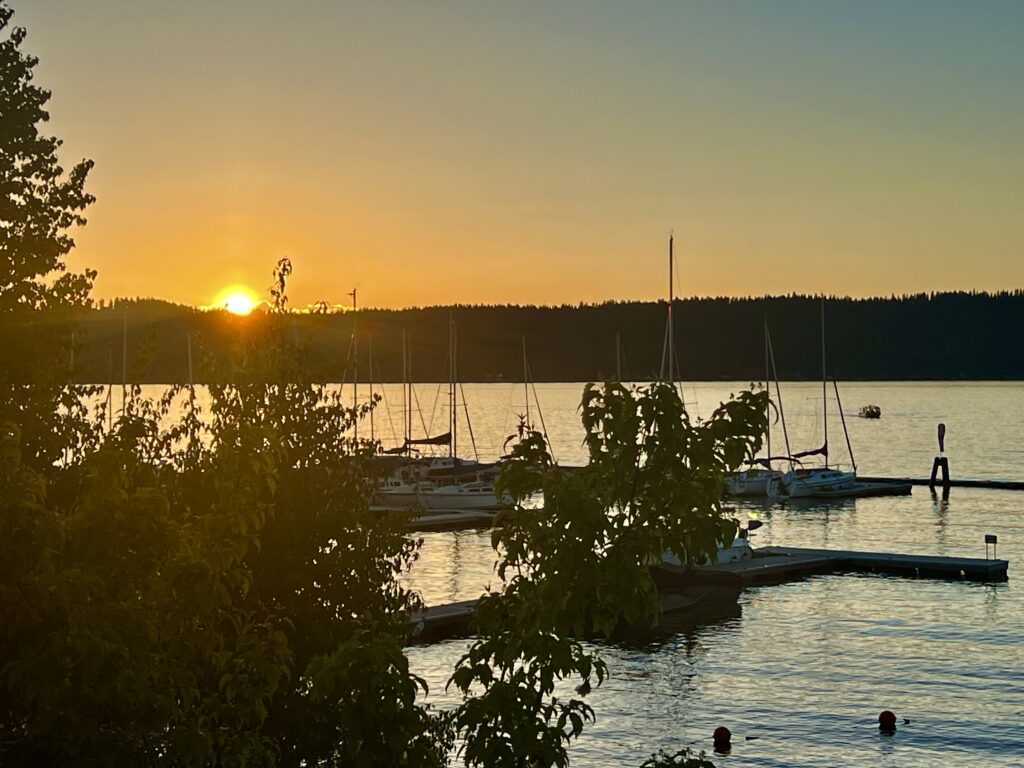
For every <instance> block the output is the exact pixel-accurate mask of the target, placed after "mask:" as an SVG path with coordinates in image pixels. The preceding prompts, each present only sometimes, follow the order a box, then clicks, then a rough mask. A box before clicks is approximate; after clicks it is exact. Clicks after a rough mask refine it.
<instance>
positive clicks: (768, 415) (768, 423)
mask: <svg viewBox="0 0 1024 768" xmlns="http://www.w3.org/2000/svg"><path fill="white" fill-rule="evenodd" d="M770 378H771V359H770V358H769V356H768V321H767V320H765V321H764V393H765V395H766V396H767V399H766V400H765V404H764V416H765V425H764V434H765V450H766V451H767V452H768V469H769V470H771V468H772V396H771V390H770V389H769V388H768V387H769V385H770V381H769V380H770Z"/></svg>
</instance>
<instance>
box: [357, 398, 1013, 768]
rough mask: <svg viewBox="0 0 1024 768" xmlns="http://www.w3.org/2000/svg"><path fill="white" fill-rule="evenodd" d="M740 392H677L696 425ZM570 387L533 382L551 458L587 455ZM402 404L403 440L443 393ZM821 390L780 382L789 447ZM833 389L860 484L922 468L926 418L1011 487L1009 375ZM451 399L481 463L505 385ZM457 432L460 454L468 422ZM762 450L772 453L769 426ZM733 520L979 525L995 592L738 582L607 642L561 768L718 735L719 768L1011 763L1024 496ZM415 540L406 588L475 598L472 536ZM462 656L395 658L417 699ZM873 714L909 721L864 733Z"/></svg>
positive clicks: (850, 528)
mask: <svg viewBox="0 0 1024 768" xmlns="http://www.w3.org/2000/svg"><path fill="white" fill-rule="evenodd" d="M743 386H745V385H744V384H743V383H736V384H723V383H709V384H703V383H698V384H694V385H689V384H688V385H686V387H685V398H686V401H687V403H688V406H689V407H690V409H691V412H695V413H697V414H703V415H707V414H709V413H710V412H711V410H712V409H713V408H714V407H715V406H716V405H717V404H718V403H719V402H720V401H721V400H722V399H723V398H725V397H728V395H729V393H730V392H735V391H738V390H739V389H740V388H742V387H743ZM379 389H380V388H378V391H379ZM581 389H582V387H581V385H579V384H543V385H538V386H537V394H538V398H539V401H540V404H541V407H542V409H543V416H544V420H545V422H546V426H547V431H548V433H549V435H550V437H551V440H552V443H553V445H554V449H555V453H556V457H557V458H558V459H559V461H561V462H562V463H580V462H582V461H583V459H584V456H583V452H582V449H581V439H582V430H581V428H580V426H579V417H578V414H577V411H576V408H577V405H578V403H579V396H580V392H581ZM400 391H401V388H400V387H398V386H394V387H391V386H389V387H387V388H385V390H384V392H385V394H386V396H387V399H388V404H389V406H390V410H391V417H390V420H389V417H388V414H387V411H385V410H382V411H381V412H380V413H379V415H378V417H377V419H376V427H377V432H378V436H381V435H383V437H384V440H385V443H389V444H394V443H397V442H398V435H394V434H393V433H392V431H391V428H390V424H391V423H393V424H395V425H399V424H401V416H400V409H401V396H400ZM417 393H418V395H417V396H418V399H419V403H420V405H421V406H422V415H420V413H419V412H418V413H417V416H416V424H417V433H418V434H419V432H420V431H421V430H422V429H423V426H426V427H427V428H428V431H430V432H432V433H435V434H436V433H438V432H443V431H445V430H446V429H447V417H446V416H445V415H444V410H443V402H444V395H445V393H444V392H443V391H441V392H439V391H438V389H437V388H436V387H431V386H427V385H423V386H420V387H418V388H417ZM820 393H821V390H820V385H815V384H813V383H807V384H784V385H783V392H782V394H783V399H784V405H785V411H786V418H787V422H788V423H789V426H790V440H791V444H792V447H793V450H805V449H807V448H816V447H818V446H820V445H821V443H822V416H821V400H820ZM346 394H348V392H346ZM361 394H367V392H366V391H365V387H364V388H363V389H361ZM841 395H842V398H843V406H844V408H845V410H846V411H847V425H848V426H849V430H850V437H851V442H852V445H853V449H854V453H855V456H856V460H857V465H858V468H859V471H860V472H861V474H864V475H892V476H908V475H912V476H927V474H928V473H929V471H930V468H931V461H932V457H933V456H934V455H935V452H936V443H935V425H936V423H937V422H939V421H943V422H945V423H946V425H947V427H948V433H947V444H946V448H947V455H948V456H949V458H950V465H951V469H952V472H953V475H954V476H956V477H971V478H1008V479H1018V480H1024V466H1022V465H1024V454H1022V451H1024V386H1022V385H1020V384H1013V383H1009V384H1004V383H959V382H958V383H853V384H845V385H842V386H841ZM465 400H466V403H467V405H468V409H469V412H470V415H471V417H472V426H473V434H474V438H475V441H476V446H477V449H478V452H479V454H480V458H481V459H492V458H493V457H494V456H495V455H496V454H498V453H499V452H500V449H501V444H502V442H503V440H504V438H505V436H506V435H508V434H509V433H510V432H511V431H512V429H513V427H514V425H515V423H516V416H517V414H519V413H522V412H524V411H525V399H524V396H523V390H522V386H521V385H518V386H515V385H511V384H487V385H483V384H481V385H469V384H467V385H466V386H465ZM867 403H877V404H878V405H880V406H881V408H882V418H881V419H880V420H878V421H869V420H864V419H859V418H856V417H852V414H853V413H856V411H857V409H858V408H859V407H860V406H861V405H865V404H867ZM535 408H536V405H535V404H534V403H531V411H532V412H534V418H536V415H535V411H533V409H535ZM829 409H830V416H829V418H830V424H829V430H830V445H831V448H832V453H833V458H834V459H838V460H839V461H840V462H841V463H845V464H849V463H850V459H849V457H848V456H847V455H846V450H845V441H844V440H843V438H842V427H841V424H840V423H839V418H838V408H837V404H836V403H835V401H834V399H833V400H830V403H829ZM399 431H400V428H399ZM460 432H461V434H462V436H463V437H462V441H461V443H460V445H461V448H462V450H460V453H461V454H462V455H464V456H471V455H472V453H473V451H472V447H471V443H470V441H469V439H468V429H466V427H465V425H463V426H462V427H460ZM418 434H417V436H418ZM773 440H774V441H776V443H775V444H776V445H781V441H782V436H781V434H778V433H776V434H774V435H773ZM776 450H777V449H776ZM734 509H735V513H736V515H737V516H738V517H740V518H744V519H746V518H757V519H759V520H762V521H763V522H764V527H763V528H761V529H760V530H758V531H757V534H756V536H755V539H754V544H755V545H769V544H782V545H789V546H808V547H832V548H844V549H862V550H885V551H900V552H911V553H920V554H939V555H947V554H948V555H963V556H983V555H984V544H983V539H982V537H983V535H984V534H985V533H996V534H998V536H999V554H1000V556H1001V557H1005V558H1008V559H1009V560H1010V561H1011V567H1010V581H1009V583H1006V584H998V585H984V584H972V583H960V582H955V581H918V580H913V579H904V578H888V577H869V576H844V575H830V576H820V577H815V578H811V579H807V580H805V581H802V582H798V583H793V584H787V585H783V586H773V587H761V588H755V589H750V590H747V591H746V592H744V593H743V594H742V596H741V597H740V603H739V608H738V610H735V611H733V612H732V614H731V615H726V616H723V617H719V618H718V619H717V621H715V622H714V623H711V624H707V625H704V626H701V627H699V628H696V629H693V628H691V629H686V630H682V631H680V632H678V633H677V634H674V635H669V636H666V637H663V638H661V639H660V640H659V641H658V642H654V643H650V644H648V645H643V646H639V647H627V646H619V645H605V646H603V647H602V649H601V650H602V653H603V654H604V655H605V658H606V660H607V661H608V664H609V666H610V668H611V672H612V677H611V679H610V680H608V681H607V682H606V683H605V684H604V685H603V686H601V687H600V688H598V689H596V690H595V691H594V693H593V694H592V695H591V697H590V700H591V704H592V705H593V706H594V708H595V710H596V712H597V718H598V719H597V723H596V724H594V725H592V726H590V727H589V728H588V729H587V730H586V731H585V733H584V736H583V738H582V739H581V740H580V741H579V742H577V743H576V744H575V745H574V746H573V748H572V751H571V756H572V760H573V764H574V765H579V766H599V767H601V768H605V767H609V768H610V767H611V766H621V765H626V766H628V765H633V766H638V765H639V764H640V763H641V762H642V761H643V759H644V758H645V757H646V756H647V755H649V754H650V753H651V752H652V751H654V750H656V749H659V748H664V749H667V750H674V749H677V748H678V747H680V746H684V745H693V746H696V747H707V748H710V734H711V732H712V730H713V729H714V727H716V726H717V725H722V724H724V725H727V726H728V727H729V728H730V729H731V730H732V732H733V734H734V735H735V736H734V738H735V741H734V744H735V747H734V750H733V752H732V754H731V755H729V756H725V757H716V763H717V764H718V765H720V766H737V767H738V766H808V767H809V766H817V767H824V766H900V767H901V768H911V767H919V768H933V767H934V766H961V765H963V766H967V765H970V766H1024V599H1022V590H1021V588H1020V587H1019V586H1018V583H1017V578H1018V574H1019V573H1020V571H1019V567H1020V563H1022V562H1024V513H1022V511H1024V492H1020V493H1015V492H1009V491H980V490H969V489H953V491H952V494H951V495H950V498H949V499H948V501H943V500H941V499H936V498H933V497H932V496H931V495H930V494H929V492H928V489H927V488H915V489H914V493H913V495H912V496H910V497H903V498H880V499H859V500H855V501H853V500H851V501H842V502H835V503H830V504H815V503H802V504H799V505H798V504H792V505H789V506H782V505H776V506H768V507H760V506H756V505H739V506H735V507H734ZM423 540H424V543H423V550H422V557H421V559H420V561H419V562H418V563H417V564H416V566H415V569H414V572H413V573H412V574H411V576H410V579H409V581H410V583H411V584H412V585H413V586H414V587H415V588H416V589H417V590H419V591H420V592H421V593H422V595H423V597H424V599H425V600H426V602H427V603H428V604H436V603H441V602H447V601H451V600H458V599H465V598H471V597H476V596H477V595H479V594H480V592H481V591H482V590H483V589H484V588H485V586H486V585H487V584H488V583H490V582H491V581H492V580H494V577H493V571H492V569H493V565H494V553H493V552H492V551H491V549H490V546H489V533H488V532H484V531H464V532H455V533H428V534H424V535H423ZM465 646H466V642H465V641H462V640H460V641H451V642H446V643H440V644H437V645H431V646H425V647H418V648H413V649H410V651H409V654H410V657H411V660H412V665H413V669H414V670H415V671H416V672H417V673H418V674H420V675H422V676H424V677H425V678H426V679H427V680H428V682H429V683H430V686H431V694H430V696H429V699H430V700H431V701H433V702H435V703H437V704H439V705H442V706H443V705H446V704H452V703H454V699H452V698H450V697H448V696H447V695H446V694H445V692H444V687H445V682H446V681H447V678H448V675H449V674H450V672H451V670H452V667H453V664H454V662H455V661H456V659H457V658H458V657H459V655H460V654H461V653H462V652H463V650H464V648H465ZM882 709H892V710H894V711H895V712H896V714H897V715H898V716H899V717H900V718H903V717H907V718H910V719H911V721H912V722H911V724H910V725H906V726H900V729H899V732H898V733H897V734H896V735H895V736H892V737H885V736H880V735H879V733H878V730H877V727H876V724H875V723H876V717H877V715H878V712H879V711H880V710H882ZM748 736H750V737H755V738H754V739H753V740H751V741H746V740H745V737H748Z"/></svg>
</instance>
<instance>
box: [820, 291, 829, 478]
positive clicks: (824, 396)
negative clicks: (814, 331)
mask: <svg viewBox="0 0 1024 768" xmlns="http://www.w3.org/2000/svg"><path fill="white" fill-rule="evenodd" d="M825 376H826V371H825V296H824V295H822V297H821V417H822V421H823V422H824V424H825V469H828V386H827V385H826V378H825Z"/></svg>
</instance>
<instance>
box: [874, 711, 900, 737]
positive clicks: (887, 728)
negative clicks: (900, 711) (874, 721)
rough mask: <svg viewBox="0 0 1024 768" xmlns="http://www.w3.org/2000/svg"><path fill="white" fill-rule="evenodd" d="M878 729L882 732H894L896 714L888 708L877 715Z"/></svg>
mask: <svg viewBox="0 0 1024 768" xmlns="http://www.w3.org/2000/svg"><path fill="white" fill-rule="evenodd" d="M878 730H880V731H881V732H882V733H896V715H894V714H893V713H892V712H890V711H889V710H888V709H886V710H883V711H882V713H881V714H880V715H879V716H878Z"/></svg>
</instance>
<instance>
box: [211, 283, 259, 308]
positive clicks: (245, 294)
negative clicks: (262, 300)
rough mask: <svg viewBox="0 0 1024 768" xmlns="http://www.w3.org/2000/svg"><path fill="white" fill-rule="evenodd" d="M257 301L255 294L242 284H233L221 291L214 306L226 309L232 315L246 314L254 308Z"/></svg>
mask: <svg viewBox="0 0 1024 768" xmlns="http://www.w3.org/2000/svg"><path fill="white" fill-rule="evenodd" d="M257 303H258V300H257V298H256V294H254V293H253V292H252V291H250V290H249V289H248V288H246V287H244V286H239V285H233V286H231V287H230V288H226V289H224V290H223V291H222V292H221V294H220V296H218V298H217V301H215V302H214V306H215V307H217V308H218V309H226V310H227V311H228V312H230V313H231V314H233V315H248V314H249V313H250V312H252V311H253V310H254V309H255V308H256V304H257Z"/></svg>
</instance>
